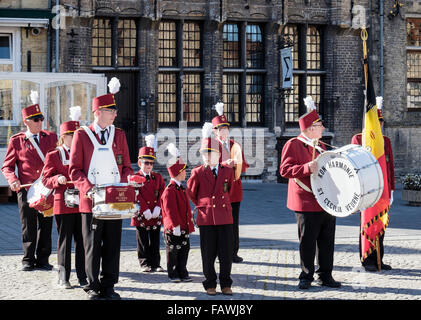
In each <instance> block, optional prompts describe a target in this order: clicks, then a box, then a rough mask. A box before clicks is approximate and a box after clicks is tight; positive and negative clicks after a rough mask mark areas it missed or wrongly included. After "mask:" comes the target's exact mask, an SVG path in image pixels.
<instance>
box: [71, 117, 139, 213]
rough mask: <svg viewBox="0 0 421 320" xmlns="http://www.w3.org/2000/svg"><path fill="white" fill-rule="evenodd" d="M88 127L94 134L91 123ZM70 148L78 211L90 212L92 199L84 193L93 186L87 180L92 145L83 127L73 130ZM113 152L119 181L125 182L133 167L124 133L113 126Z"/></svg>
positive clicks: (72, 178)
mask: <svg viewBox="0 0 421 320" xmlns="http://www.w3.org/2000/svg"><path fill="white" fill-rule="evenodd" d="M89 129H91V130H92V132H93V133H94V135H96V134H95V129H94V128H93V124H91V125H90V126H89ZM96 137H97V139H98V142H100V138H99V137H98V135H96ZM70 150H71V151H70V167H69V172H70V178H71V180H72V181H73V182H74V184H75V186H76V188H78V189H79V197H80V201H79V211H80V212H92V200H91V199H89V198H87V197H86V193H87V192H88V191H89V190H90V189H91V188H92V187H93V184H92V183H91V182H90V181H89V180H88V170H89V165H90V163H91V157H92V153H93V151H94V146H93V145H92V142H91V139H89V137H88V135H87V134H86V132H85V130H84V129H83V128H80V129H78V130H76V131H75V133H74V136H73V141H72V147H71V148H70ZM113 152H114V155H115V157H116V162H117V165H118V170H119V172H120V177H121V179H120V182H122V183H125V182H127V177H128V175H130V174H133V169H132V167H131V162H130V156H129V147H128V146H127V140H126V134H125V133H124V131H123V130H122V129H119V128H115V135H114V141H113Z"/></svg>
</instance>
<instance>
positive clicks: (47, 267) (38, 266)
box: [35, 263, 53, 271]
mask: <svg viewBox="0 0 421 320" xmlns="http://www.w3.org/2000/svg"><path fill="white" fill-rule="evenodd" d="M35 269H39V270H46V271H49V270H53V266H52V265H51V264H49V263H42V264H41V263H36V264H35Z"/></svg>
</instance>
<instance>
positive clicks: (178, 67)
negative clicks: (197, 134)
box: [157, 19, 204, 127]
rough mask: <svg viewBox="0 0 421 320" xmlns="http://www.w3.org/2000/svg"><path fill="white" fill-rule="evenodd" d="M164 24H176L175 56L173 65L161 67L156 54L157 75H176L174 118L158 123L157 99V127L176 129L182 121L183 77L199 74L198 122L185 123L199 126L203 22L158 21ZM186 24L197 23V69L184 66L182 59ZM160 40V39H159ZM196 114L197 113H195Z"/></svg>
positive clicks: (201, 115) (202, 70) (200, 121)
mask: <svg viewBox="0 0 421 320" xmlns="http://www.w3.org/2000/svg"><path fill="white" fill-rule="evenodd" d="M166 22H174V23H175V24H176V32H175V36H176V39H175V49H176V56H175V65H173V66H161V65H160V63H159V61H160V56H159V53H158V73H159V74H169V73H171V74H176V82H177V84H176V108H175V109H176V117H175V121H170V122H163V121H159V118H160V114H159V108H160V101H159V97H158V119H157V120H158V124H159V126H164V127H176V126H178V124H179V121H181V120H183V119H184V109H185V105H184V95H185V93H184V91H183V88H184V78H185V75H186V74H188V75H190V74H200V99H199V100H200V102H199V108H200V109H199V113H200V115H199V119H198V121H187V125H188V126H193V127H194V126H200V125H201V123H202V122H203V117H204V116H203V114H204V112H203V111H204V110H203V99H204V95H203V88H204V86H203V78H204V77H203V74H204V68H203V21H202V20H194V19H163V20H161V21H160V23H166ZM186 23H197V24H198V25H199V28H200V30H199V34H200V41H199V43H200V52H199V54H200V66H199V67H191V66H184V59H185V58H184V57H183V26H184V24H186ZM159 39H161V38H159ZM159 90H160V89H159V84H158V91H159ZM195 113H197V112H195Z"/></svg>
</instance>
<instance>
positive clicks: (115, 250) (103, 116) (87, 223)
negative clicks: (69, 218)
mask: <svg viewBox="0 0 421 320" xmlns="http://www.w3.org/2000/svg"><path fill="white" fill-rule="evenodd" d="M92 111H93V112H94V115H95V120H94V122H93V123H92V124H91V125H89V127H88V129H89V130H90V131H91V132H92V134H93V135H94V136H95V137H96V139H97V141H98V142H99V143H100V144H101V145H104V147H105V145H109V143H112V145H111V148H112V153H113V155H114V160H115V162H114V165H115V164H116V165H117V167H118V173H119V177H120V181H118V182H117V183H119V182H122V183H124V182H127V177H128V176H129V175H130V174H132V173H133V169H132V167H131V162H130V156H129V148H128V145H127V140H126V135H125V133H124V131H123V130H122V129H119V128H115V135H114V140H113V141H112V142H111V141H108V139H109V138H110V137H109V135H110V133H111V130H112V129H113V127H114V126H112V124H113V122H114V120H115V118H116V116H117V107H116V104H115V101H114V95H113V94H112V93H111V94H106V95H102V96H99V97H96V98H94V99H93V103H92ZM100 150H101V148H98V147H94V145H93V143H92V142H91V139H90V138H89V136H88V134H87V132H86V131H85V129H83V128H80V129H78V130H76V131H75V134H74V138H73V142H72V147H71V151H70V168H69V171H70V178H71V179H72V181H73V183H74V184H75V186H76V188H77V189H79V197H80V204H79V210H80V212H81V213H82V233H83V239H84V244H85V255H86V256H85V261H86V262H85V263H86V273H87V275H88V282H89V284H88V285H87V286H85V287H84V290H85V291H86V292H87V293H88V296H89V299H92V300H96V299H100V298H105V299H109V300H117V299H120V295H119V294H118V293H116V292H115V291H114V284H115V283H117V282H118V276H119V262H120V244H121V228H122V220H121V219H117V220H103V219H96V218H94V217H93V216H92V200H91V196H90V192H89V191H90V190H91V189H92V188H93V187H94V183H93V182H91V181H90V180H89V178H88V174H89V168H90V166H91V160H92V159H93V158H94V154H95V153H97V152H98V151H100ZM107 150H108V149H107ZM107 152H109V151H107ZM111 157H112V155H111ZM96 159H97V160H96V162H95V163H92V165H94V166H95V167H97V168H99V169H102V168H103V165H104V164H103V163H102V162H103V161H104V162H106V161H110V159H105V158H104V159H101V158H96ZM95 171H96V170H95ZM107 172H110V170H103V173H101V175H102V176H103V175H104V174H107ZM98 178H99V179H102V178H101V177H98ZM101 259H102V263H101ZM100 266H102V273H101V278H100V279H99V270H100Z"/></svg>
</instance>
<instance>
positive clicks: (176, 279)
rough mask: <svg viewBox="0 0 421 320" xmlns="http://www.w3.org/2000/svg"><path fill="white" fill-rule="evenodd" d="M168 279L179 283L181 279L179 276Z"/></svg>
mask: <svg viewBox="0 0 421 320" xmlns="http://www.w3.org/2000/svg"><path fill="white" fill-rule="evenodd" d="M170 281H171V282H173V283H179V282H180V281H181V279H180V278H170Z"/></svg>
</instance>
